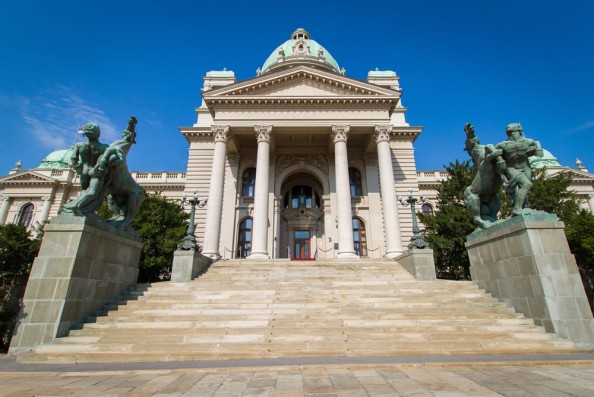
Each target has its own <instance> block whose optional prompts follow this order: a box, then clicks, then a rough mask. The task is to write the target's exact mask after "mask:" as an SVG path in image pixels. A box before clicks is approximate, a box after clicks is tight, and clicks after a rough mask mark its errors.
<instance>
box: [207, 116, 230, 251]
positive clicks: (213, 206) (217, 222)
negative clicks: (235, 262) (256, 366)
mask: <svg viewBox="0 0 594 397" xmlns="http://www.w3.org/2000/svg"><path fill="white" fill-rule="evenodd" d="M212 132H213V134H214V146H215V147H214V155H213V159H212V171H211V174H210V188H209V191H208V206H207V208H208V209H207V211H206V224H205V227H204V249H203V250H202V254H203V255H205V256H208V257H209V258H211V259H220V258H221V254H220V253H219V238H220V234H221V215H222V209H223V186H224V184H223V182H224V180H225V157H226V155H227V139H228V138H229V126H228V125H213V126H212Z"/></svg>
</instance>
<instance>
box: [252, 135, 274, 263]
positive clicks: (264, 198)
mask: <svg viewBox="0 0 594 397" xmlns="http://www.w3.org/2000/svg"><path fill="white" fill-rule="evenodd" d="M254 130H255V132H256V139H257V141H258V158H257V159H256V189H255V192H254V230H253V232H252V252H251V254H250V256H249V257H248V258H249V259H268V249H267V244H266V241H267V240H268V196H269V192H268V174H269V166H270V164H269V163H270V137H271V135H272V126H271V125H265V126H261V125H257V126H255V127H254Z"/></svg>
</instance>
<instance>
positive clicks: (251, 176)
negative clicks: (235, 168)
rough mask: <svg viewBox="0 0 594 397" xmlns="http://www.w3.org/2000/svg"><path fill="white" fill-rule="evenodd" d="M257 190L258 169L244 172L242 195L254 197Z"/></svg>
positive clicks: (249, 169)
mask: <svg viewBox="0 0 594 397" xmlns="http://www.w3.org/2000/svg"><path fill="white" fill-rule="evenodd" d="M255 189H256V169H255V168H253V167H252V168H248V169H247V170H245V171H243V178H242V182H241V195H242V196H245V197H254V191H255Z"/></svg>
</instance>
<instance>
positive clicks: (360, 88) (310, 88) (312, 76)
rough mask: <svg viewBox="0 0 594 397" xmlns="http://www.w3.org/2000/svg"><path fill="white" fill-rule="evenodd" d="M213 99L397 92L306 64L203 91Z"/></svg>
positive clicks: (363, 95) (360, 95) (365, 95)
mask: <svg viewBox="0 0 594 397" xmlns="http://www.w3.org/2000/svg"><path fill="white" fill-rule="evenodd" d="M203 96H204V99H205V100H206V101H207V102H209V101H212V100H216V99H223V98H224V99H235V98H237V99H240V98H241V99H248V98H270V99H272V98H322V97H326V98H327V97H330V98H331V97H335V98H337V97H351V98H355V97H358V98H378V97H383V98H386V99H388V98H389V99H395V100H397V99H398V98H399V97H400V92H399V91H395V90H391V89H389V88H385V87H379V86H376V85H374V84H369V83H367V82H364V81H360V80H356V79H352V78H349V77H346V76H341V75H337V74H333V73H329V72H325V71H321V70H317V69H313V68H310V67H306V66H299V67H295V68H292V69H289V70H284V71H281V72H277V73H273V74H270V75H264V76H259V77H256V78H253V79H249V80H245V81H242V82H238V83H235V84H231V85H228V86H225V87H221V88H217V89H215V90H211V91H207V92H205V93H204V94H203Z"/></svg>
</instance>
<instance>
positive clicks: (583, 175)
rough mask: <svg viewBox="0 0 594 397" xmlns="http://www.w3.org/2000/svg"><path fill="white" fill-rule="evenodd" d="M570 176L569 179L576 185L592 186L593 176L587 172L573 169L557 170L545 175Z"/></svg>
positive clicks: (593, 182)
mask: <svg viewBox="0 0 594 397" xmlns="http://www.w3.org/2000/svg"><path fill="white" fill-rule="evenodd" d="M568 173H569V174H570V175H571V179H572V180H573V181H574V182H577V183H592V184H593V185H594V174H591V173H589V172H585V171H582V170H579V169H573V168H561V169H559V170H554V171H552V170H550V171H549V173H547V174H548V175H547V176H548V177H549V178H551V177H554V176H556V175H559V174H568Z"/></svg>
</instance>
